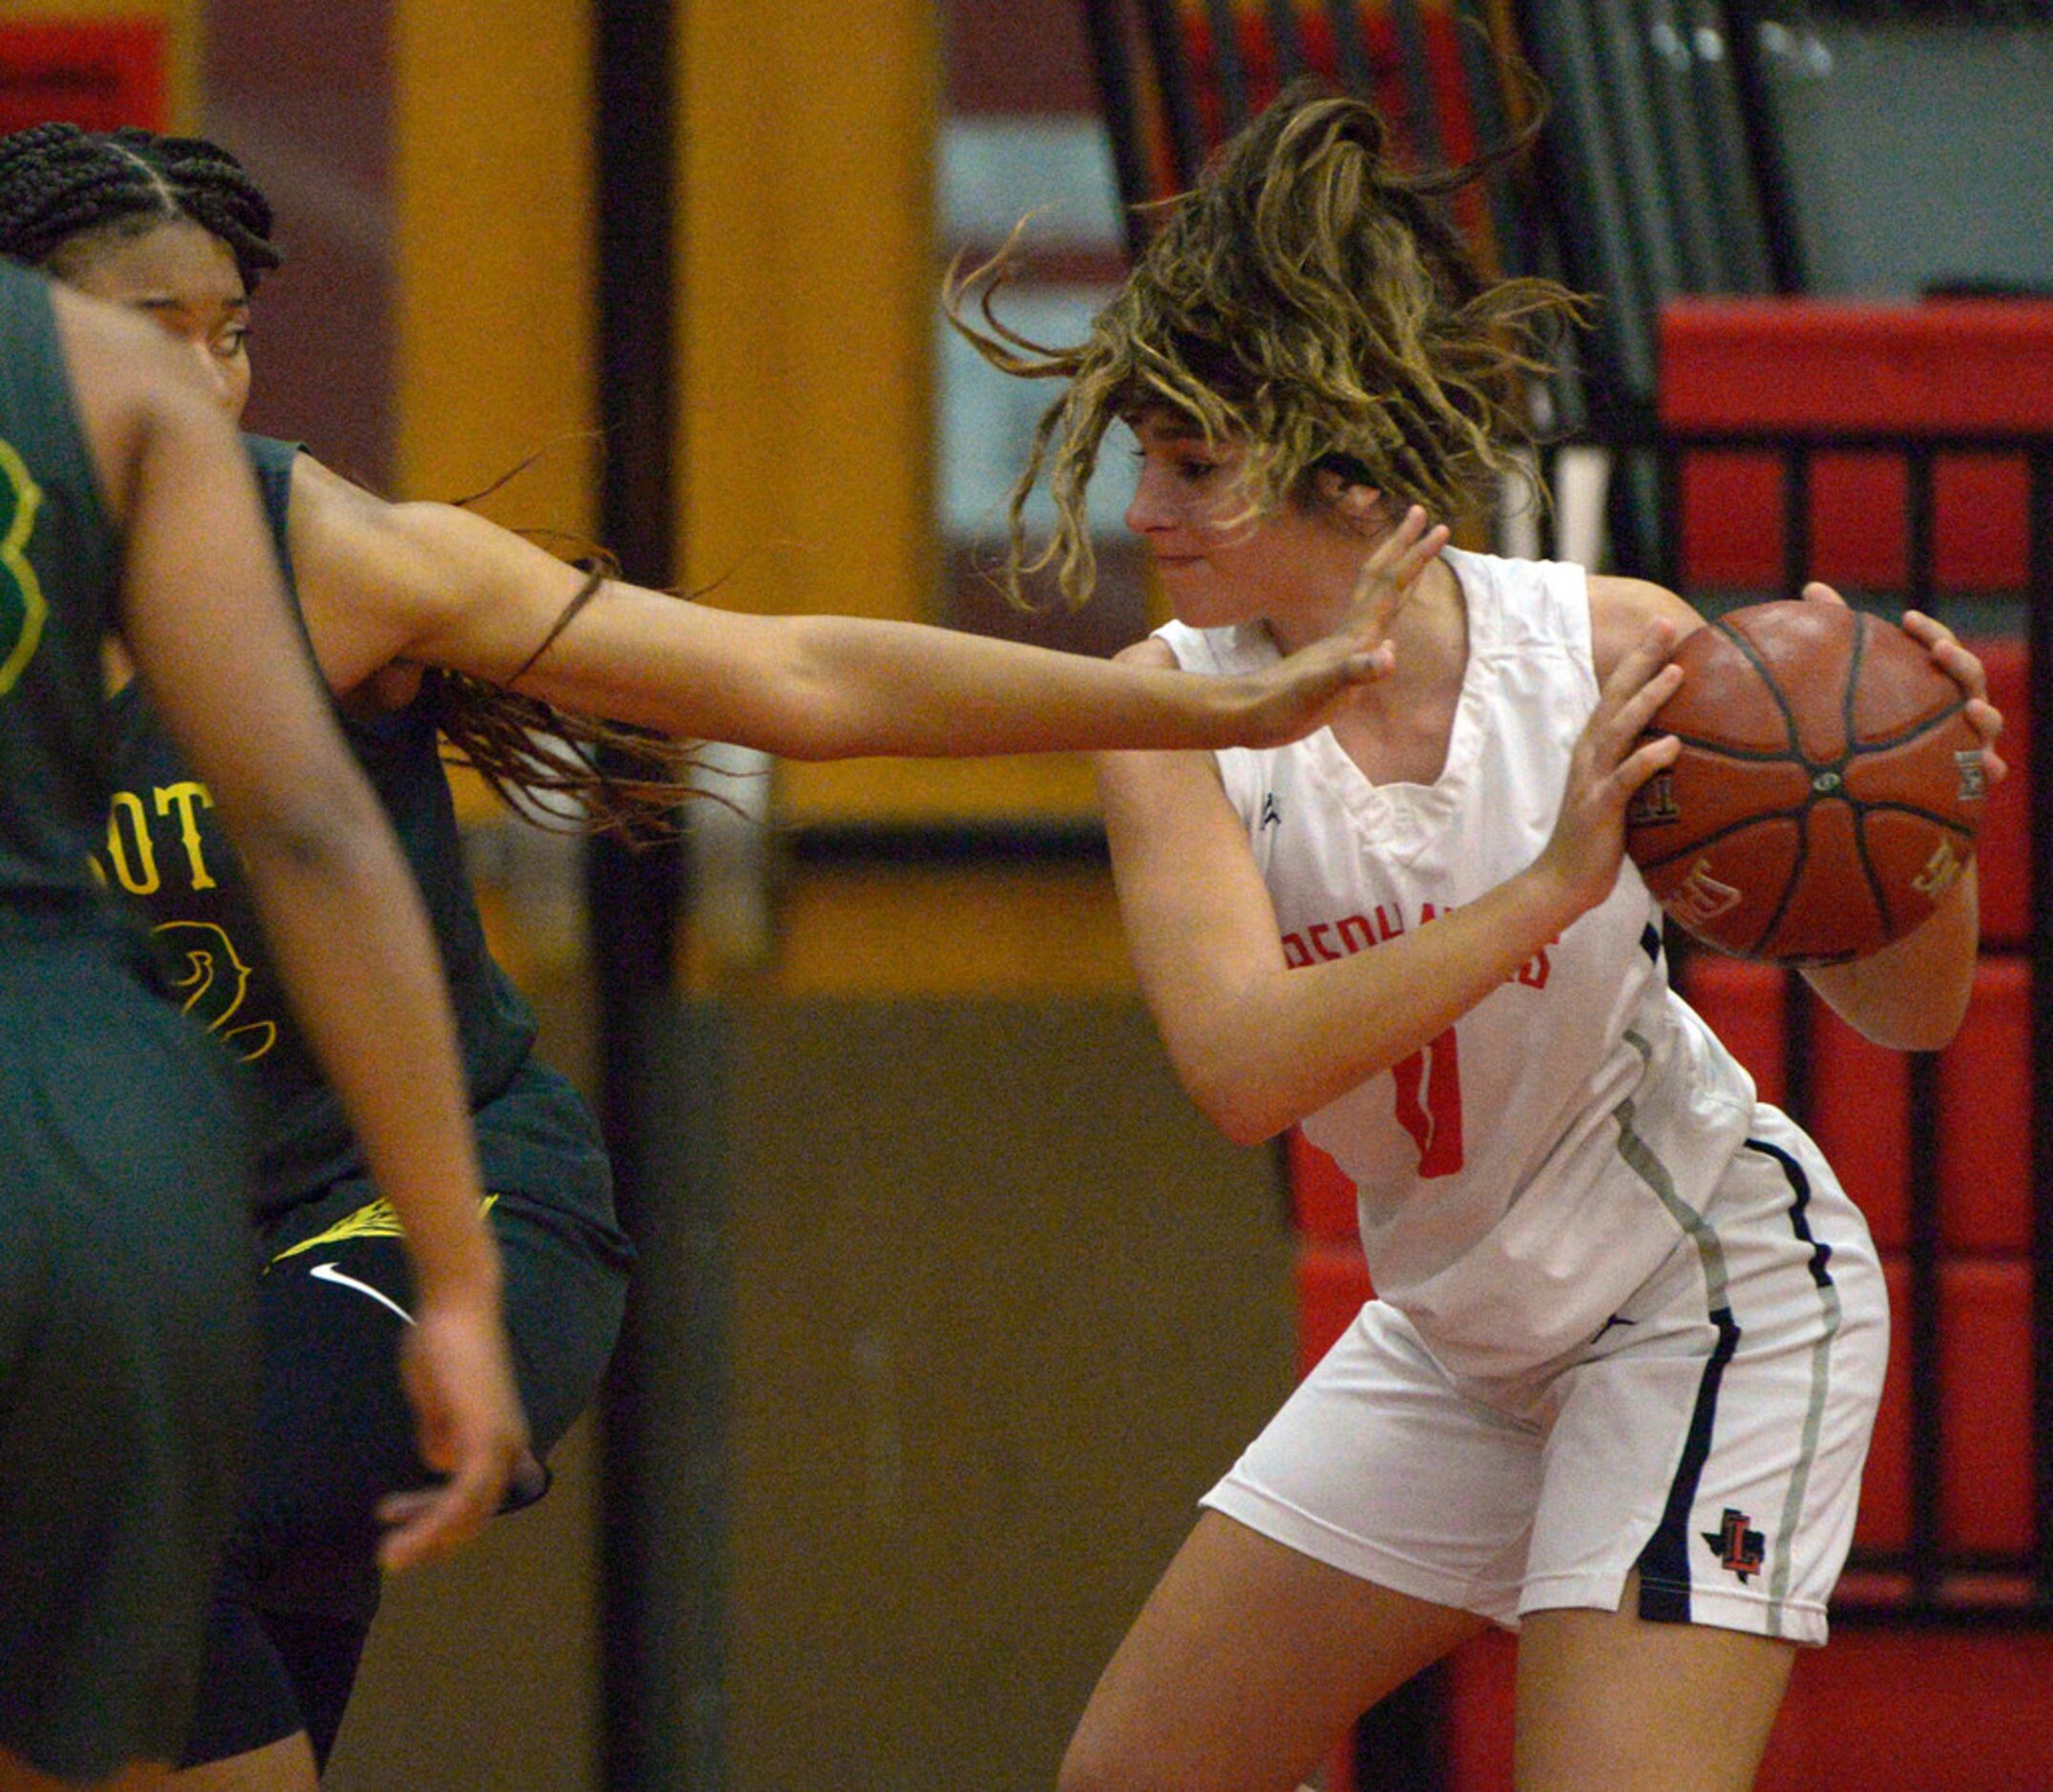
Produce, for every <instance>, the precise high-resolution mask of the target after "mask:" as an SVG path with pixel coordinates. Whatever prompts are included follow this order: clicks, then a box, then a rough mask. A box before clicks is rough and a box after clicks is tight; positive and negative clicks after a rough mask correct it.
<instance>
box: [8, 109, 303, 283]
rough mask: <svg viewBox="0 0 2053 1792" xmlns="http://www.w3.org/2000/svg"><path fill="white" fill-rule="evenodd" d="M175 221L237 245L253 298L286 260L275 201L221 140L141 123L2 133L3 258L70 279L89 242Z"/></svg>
mask: <svg viewBox="0 0 2053 1792" xmlns="http://www.w3.org/2000/svg"><path fill="white" fill-rule="evenodd" d="M175 218H186V219H191V220H192V221H193V222H194V223H196V224H198V225H199V226H200V227H201V228H202V229H204V230H206V231H207V232H209V233H210V234H211V235H213V236H215V237H218V238H220V240H221V241H222V242H224V243H226V244H227V246H228V249H229V252H230V253H231V254H232V255H234V257H235V260H236V266H237V267H238V268H239V269H240V270H241V275H242V285H243V288H244V289H245V290H246V291H249V292H255V291H256V289H257V281H258V280H259V279H260V278H261V277H262V274H263V272H264V270H265V269H267V268H273V267H276V266H278V265H279V263H280V262H281V261H282V260H283V259H284V258H283V256H282V255H281V254H280V253H279V251H278V248H277V246H276V245H275V244H274V243H273V242H272V241H271V207H270V202H269V201H268V200H267V199H265V198H264V197H263V194H262V190H261V189H260V188H259V187H258V185H257V183H256V182H255V181H254V180H252V179H251V178H250V177H249V175H248V172H247V171H246V170H245V169H244V168H243V166H242V164H241V162H239V161H238V160H237V159H236V158H235V157H234V156H232V155H230V154H229V153H228V151H226V150H224V149H222V148H221V147H220V144H218V143H210V142H208V141H207V140H206V138H204V137H197V136H158V135H157V134H156V133H155V132H154V131H141V130H137V129H136V127H135V126H133V125H123V126H121V127H120V128H119V129H118V130H115V131H87V130H83V129H81V128H80V127H79V126H77V125H75V124H38V125H31V126H30V127H29V129H28V130H26V131H16V132H14V133H13V134H12V135H10V136H0V254H5V255H10V256H12V257H13V258H14V259H15V260H17V261H27V262H29V263H30V264H31V265H32V266H38V267H48V268H49V269H50V270H51V272H52V273H53V274H56V275H57V276H58V277H59V278H63V277H64V276H66V275H68V274H70V273H71V272H73V267H72V266H71V265H70V264H69V258H68V256H67V250H68V248H70V247H71V246H72V245H73V244H74V243H76V242H77V241H78V240H79V239H81V238H83V237H86V236H88V235H89V234H94V235H96V234H98V233H101V232H113V233H115V234H118V235H131V234H134V235H139V234H140V233H142V232H143V231H146V230H150V229H153V228H154V227H156V226H157V225H158V224H161V223H163V222H164V221H165V220H166V219H175Z"/></svg>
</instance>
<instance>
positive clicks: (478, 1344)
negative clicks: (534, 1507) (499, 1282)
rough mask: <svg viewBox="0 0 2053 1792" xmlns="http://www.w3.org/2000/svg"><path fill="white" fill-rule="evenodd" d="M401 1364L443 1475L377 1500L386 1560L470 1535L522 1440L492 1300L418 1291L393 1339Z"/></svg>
mask: <svg viewBox="0 0 2053 1792" xmlns="http://www.w3.org/2000/svg"><path fill="white" fill-rule="evenodd" d="M400 1374H401V1378H402V1380H403V1382H404V1383H405V1386H406V1390H407V1399H408V1401H409V1404H410V1405H411V1406H412V1407H413V1415H414V1424H415V1432H416V1437H417V1440H418V1445H419V1448H420V1452H421V1460H422V1461H423V1462H425V1463H426V1464H427V1465H428V1466H429V1468H430V1469H434V1470H435V1471H436V1473H438V1474H441V1475H445V1476H447V1477H448V1478H447V1479H446V1480H445V1481H444V1482H443V1483H442V1484H441V1485H440V1486H438V1487H431V1488H420V1489H415V1490H411V1491H409V1492H404V1493H393V1494H388V1496H387V1497H386V1498H385V1499H384V1500H382V1501H380V1502H379V1506H378V1516H379V1519H380V1520H381V1521H382V1522H383V1523H384V1524H385V1525H386V1526H387V1527H388V1529H387V1531H386V1534H385V1537H384V1540H383V1541H382V1542H381V1543H380V1544H379V1546H378V1560H379V1562H380V1563H381V1564H382V1565H383V1566H384V1567H385V1568H387V1569H389V1570H400V1569H407V1568H411V1567H413V1566H415V1565H416V1564H417V1563H420V1562H425V1561H431V1560H433V1559H435V1558H436V1557H438V1556H443V1555H448V1554H450V1552H453V1551H455V1550H458V1549H460V1548H462V1547H463V1545H464V1544H466V1543H468V1542H470V1540H471V1538H472V1537H474V1536H476V1535H477V1533H478V1532H480V1531H481V1530H483V1529H484V1526H485V1523H486V1521H487V1520H488V1519H489V1518H491V1516H492V1513H493V1512H495V1511H498V1509H499V1503H500V1501H501V1500H502V1499H503V1498H504V1497H505V1493H506V1486H507V1480H508V1477H509V1476H510V1475H511V1474H512V1473H513V1469H514V1466H515V1464H516V1463H518V1462H519V1461H520V1460H521V1458H522V1457H523V1455H524V1454H525V1453H526V1450H527V1444H528V1427H527V1420H526V1418H525V1417H524V1416H523V1414H522V1412H521V1409H520V1395H519V1393H518V1391H517V1389H516V1388H515V1386H514V1382H513V1362H512V1359H511V1357H510V1355H509V1354H508V1350H507V1343H506V1329H505V1326H504V1324H503V1323H502V1322H501V1320H500V1316H499V1305H498V1302H497V1301H496V1300H493V1299H491V1298H489V1297H488V1298H483V1299H480V1298H478V1297H476V1296H474V1295H466V1296H463V1297H461V1298H444V1299H440V1300H427V1299H424V1300H423V1301H421V1302H420V1304H419V1305H418V1307H417V1309H416V1312H415V1316H414V1323H413V1324H411V1325H409V1327H408V1328H407V1331H406V1335H405V1337H404V1339H403V1340H402V1342H401V1344H400Z"/></svg>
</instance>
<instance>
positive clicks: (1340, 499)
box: [1311, 453, 1383, 525]
mask: <svg viewBox="0 0 2053 1792" xmlns="http://www.w3.org/2000/svg"><path fill="white" fill-rule="evenodd" d="M1311 490H1312V493H1313V495H1314V496H1316V497H1317V499H1318V500H1319V502H1320V504H1322V505H1324V506H1325V507H1327V508H1328V509H1330V510H1333V511H1338V512H1339V513H1340V514H1341V515H1342V516H1345V517H1346V518H1348V519H1349V520H1350V521H1351V522H1355V523H1360V524H1363V525H1373V524H1376V523H1379V522H1381V521H1382V520H1383V493H1382V492H1381V491H1380V490H1377V488H1376V486H1375V483H1374V478H1373V475H1372V473H1371V472H1370V470H1369V469H1368V468H1367V467H1366V466H1365V465H1364V464H1363V463H1362V462H1360V461H1358V460H1356V459H1355V458H1354V456H1353V455H1351V454H1340V453H1333V454H1322V455H1320V456H1319V458H1318V459H1317V460H1316V461H1314V462H1313V463H1312V465H1311Z"/></svg>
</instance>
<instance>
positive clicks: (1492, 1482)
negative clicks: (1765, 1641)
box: [1204, 1108, 1889, 1643]
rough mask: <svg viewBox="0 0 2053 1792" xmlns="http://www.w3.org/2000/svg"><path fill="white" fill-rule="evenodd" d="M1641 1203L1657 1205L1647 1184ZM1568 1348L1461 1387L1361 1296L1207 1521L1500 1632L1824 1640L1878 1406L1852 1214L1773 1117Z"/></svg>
mask: <svg viewBox="0 0 2053 1792" xmlns="http://www.w3.org/2000/svg"><path fill="white" fill-rule="evenodd" d="M1649 1198H1650V1199H1653V1198H1656V1196H1655V1195H1654V1194H1653V1193H1651V1192H1650V1195H1649ZM1669 1214H1670V1217H1671V1219H1673V1221H1674V1223H1675V1225H1676V1243H1675V1248H1674V1250H1673V1251H1671V1252H1670V1253H1669V1254H1668V1256H1667V1257H1666V1258H1665V1260H1664V1261H1663V1264H1662V1267H1661V1268H1660V1269H1659V1270H1658V1271H1657V1272H1656V1273H1655V1275H1654V1276H1652V1277H1651V1278H1650V1279H1649V1280H1648V1281H1647V1282H1646V1283H1645V1284H1644V1286H1643V1287H1642V1288H1641V1289H1640V1290H1639V1291H1638V1293H1637V1294H1636V1295H1635V1296H1634V1297H1633V1299H1632V1300H1631V1301H1629V1302H1627V1303H1626V1305H1625V1306H1624V1308H1623V1309H1622V1310H1621V1311H1620V1312H1619V1313H1618V1314H1617V1315H1616V1316H1615V1317H1614V1318H1613V1319H1612V1320H1611V1321H1610V1322H1609V1323H1606V1324H1605V1325H1604V1326H1603V1329H1602V1330H1601V1331H1600V1332H1599V1333H1598V1334H1597V1335H1596V1336H1595V1337H1594V1338H1592V1339H1590V1340H1589V1342H1588V1344H1586V1345H1585V1346H1584V1347H1583V1348H1582V1349H1581V1350H1579V1351H1577V1352H1574V1353H1573V1354H1571V1355H1570V1356H1569V1357H1567V1358H1565V1359H1563V1360H1562V1361H1561V1362H1560V1363H1557V1364H1554V1365H1549V1366H1548V1367H1546V1368H1545V1369H1542V1370H1540V1371H1536V1373H1535V1374H1534V1375H1533V1376H1532V1377H1531V1378H1530V1379H1521V1380H1520V1381H1519V1383H1518V1384H1517V1385H1515V1386H1513V1385H1506V1384H1498V1383H1495V1382H1491V1383H1482V1382H1476V1381H1469V1380H1458V1379H1456V1377H1453V1376H1451V1375H1450V1374H1448V1372H1447V1371H1446V1370H1444V1369H1443V1368H1442V1367H1441V1366H1440V1365H1439V1364H1438V1363H1437V1362H1436V1361H1435V1358H1434V1355H1433V1352H1432V1349H1431V1347H1430V1344H1429V1343H1428V1341H1427V1340H1426V1339H1424V1338H1422V1337H1421V1336H1420V1335H1419V1333H1418V1331H1417V1330H1416V1329H1415V1328H1414V1326H1413V1325H1412V1323H1410V1322H1409V1321H1408V1320H1407V1319H1406V1318H1405V1317H1404V1315H1403V1314H1402V1313H1400V1312H1398V1311H1397V1310H1396V1309H1395V1308H1393V1307H1392V1306H1391V1305H1389V1304H1388V1303H1387V1302H1382V1301H1372V1302H1370V1303H1369V1304H1368V1305H1367V1306H1365V1307H1364V1308H1363V1309H1362V1312H1361V1314H1360V1316H1359V1317H1358V1318H1357V1319H1356V1320H1355V1322H1354V1323H1353V1324H1352V1325H1351V1327H1350V1328H1349V1329H1348V1331H1347V1332H1346V1333H1345V1334H1344V1335H1343V1336H1342V1337H1341V1339H1340V1341H1339V1342H1338V1343H1337V1344H1334V1346H1333V1348H1332V1349H1331V1350H1330V1352H1329V1353H1328V1354H1327V1356H1326V1358H1325V1360H1324V1361H1323V1362H1321V1363H1320V1364H1319V1365H1318V1366H1317V1367H1316V1368H1315V1369H1313V1370H1312V1372H1311V1373H1310V1375H1309V1376H1308V1377H1307V1378H1306V1379H1305V1381H1304V1383H1303V1384H1302V1385H1301V1386H1299V1387H1298V1389H1297V1390H1296V1392H1295V1393H1293V1394H1292V1396H1291V1397H1290V1399H1289V1401H1288V1403H1287V1404H1286V1405H1285V1406H1284V1407H1283V1408H1282V1409H1281V1410H1280V1411H1279V1412H1278V1413H1277V1415H1276V1416H1275V1418H1274V1419H1272V1420H1271V1421H1270V1422H1269V1424H1268V1426H1267V1427H1266V1428H1265V1429H1264V1430H1263V1432H1262V1434H1261V1436H1260V1437H1258V1438H1257V1439H1256V1440H1255V1441H1254V1443H1253V1444H1252V1445H1250V1446H1249V1448H1247V1450H1246V1453H1245V1454H1244V1455H1243V1456H1242V1458H1241V1460H1240V1461H1239V1463H1238V1464H1236V1465H1235V1467H1234V1469H1232V1471H1231V1472H1230V1473H1229V1474H1227V1476H1226V1478H1225V1480H1223V1481H1222V1482H1221V1483H1220V1484H1219V1485H1218V1486H1217V1487H1216V1488H1214V1489H1213V1490H1212V1491H1211V1492H1210V1493H1208V1494H1207V1495H1206V1496H1205V1501H1204V1504H1205V1505H1206V1506H1208V1507H1211V1508H1213V1509H1214V1510H1216V1511H1221V1512H1224V1513H1226V1515H1227V1516H1229V1517H1232V1518H1235V1519H1237V1520H1239V1521H1240V1522H1241V1523H1243V1524H1245V1525H1247V1526H1249V1527H1250V1528H1252V1529H1253V1530H1255V1531H1258V1532H1262V1533H1263V1534H1264V1535H1265V1536H1268V1537H1272V1538H1274V1539H1275V1540H1276V1541H1278V1542H1280V1543H1283V1544H1286V1545H1288V1547H1290V1548H1292V1549H1296V1550H1299V1551H1301V1552H1304V1553H1305V1554H1307V1555H1309V1556H1312V1557H1313V1558H1315V1559H1316V1560H1318V1561H1322V1562H1325V1563H1328V1564H1329V1565H1330V1566H1332V1567H1334V1568H1338V1569H1341V1570H1343V1571H1344V1572H1346V1573H1351V1574H1356V1575H1359V1576H1360V1577H1361V1578H1363V1579H1365V1580H1371V1581H1374V1582H1376V1583H1378V1584H1379V1585H1382V1586H1386V1587H1390V1588H1393V1589H1394V1590H1396V1591H1397V1592H1399V1593H1405V1594H1412V1595H1413V1596H1414V1597H1416V1598H1421V1599H1430V1600H1433V1601H1435V1603H1437V1604H1441V1605H1448V1606H1455V1607H1458V1608H1460V1609H1462V1610H1464V1611H1470V1612H1475V1613H1477V1614H1479V1615H1482V1616H1485V1617H1488V1618H1491V1619H1493V1620H1494V1621H1496V1622H1497V1623H1498V1624H1501V1625H1503V1626H1505V1627H1506V1628H1508V1629H1516V1628H1517V1627H1518V1622H1519V1617H1520V1615H1522V1614H1524V1613H1527V1612H1538V1611H1545V1610H1549V1609H1553V1608H1558V1607H1563V1606H1572V1607H1594V1608H1596V1609H1599V1610H1603V1611H1615V1610H1617V1609H1618V1607H1619V1604H1620V1601H1621V1599H1622V1598H1623V1596H1624V1588H1625V1581H1626V1577H1627V1576H1628V1574H1630V1573H1632V1572H1633V1571H1634V1570H1635V1569H1637V1570H1638V1571H1639V1575H1640V1587H1639V1610H1640V1613H1641V1615H1642V1616H1643V1617H1647V1618H1653V1619H1659V1620H1666V1621H1671V1622H1681V1623H1698V1624H1715V1625H1720V1626H1723V1627H1725V1628H1727V1629H1732V1630H1743V1631H1751V1632H1756V1633H1759V1634H1761V1635H1765V1636H1779V1637H1787V1638H1790V1639H1791V1640H1792V1641H1796V1642H1804V1643H1821V1642H1823V1641H1824V1640H1825V1629H1826V1623H1825V1603H1826V1599H1827V1597H1828V1595H1829V1594H1831V1592H1832V1589H1833V1583H1834V1582H1835V1581H1836V1580H1837V1578H1838V1575H1839V1570H1840V1568H1841V1567H1842V1565H1843V1564H1844V1562H1845V1560H1846V1553H1847V1549H1848V1547H1849V1545H1850V1543H1851V1542H1852V1539H1853V1532H1854V1509H1855V1506H1856V1504H1857V1502H1858V1497H1859V1488H1860V1470H1861V1465H1862V1463H1863V1461H1864V1460H1865V1459H1866V1456H1867V1451H1868V1438H1869V1433H1870V1431H1871V1430H1872V1428H1873V1426H1874V1422H1875V1407H1876V1404H1877V1402H1878V1401H1879V1399H1880V1396H1881V1388H1882V1373H1883V1368H1884V1364H1885V1359H1886V1357H1887V1353H1888V1338H1889V1316H1888V1305H1887V1300H1886V1297H1885V1295H1884V1292H1883V1286H1882V1277H1881V1270H1880V1268H1879V1266H1878V1264H1877V1262H1876V1260H1875V1247H1874V1244H1873V1241H1872V1240H1870V1238H1869V1235H1868V1228H1867V1224H1866V1222H1865V1221H1864V1220H1863V1219H1862V1218H1861V1216H1860V1214H1859V1212H1858V1210H1857V1209H1856V1208H1855V1207H1854V1204H1853V1202H1852V1201H1851V1200H1849V1199H1848V1198H1847V1197H1846V1195H1845V1193H1844V1192H1843V1191H1842V1190H1841V1189H1840V1187H1839V1184H1838V1181H1837V1179H1836V1178H1835V1177H1833V1174H1832V1171H1831V1170H1830V1169H1829V1168H1828V1167H1827V1166H1826V1164H1825V1161H1824V1159H1823V1158H1822V1157H1821V1156H1819V1154H1818V1152H1817V1150H1816V1148H1815V1147H1814V1146H1813V1145H1812V1143H1811V1141H1810V1140H1809V1139H1808V1138H1806V1137H1805V1136H1804V1135H1803V1134H1802V1133H1801V1132H1800V1131H1798V1129H1797V1128H1796V1127H1794V1126H1793V1125H1791V1123H1790V1122H1789V1121H1788V1120H1787V1119H1785V1118H1784V1117H1783V1116H1782V1115H1779V1114H1777V1113H1776V1112H1775V1111H1774V1110H1772V1109H1766V1108H1764V1109H1759V1110H1757V1111H1756V1116H1755V1126H1754V1128H1753V1130H1752V1132H1751V1134H1750V1135H1749V1142H1748V1144H1747V1145H1746V1147H1745V1148H1743V1149H1742V1150H1741V1151H1740V1152H1738V1153H1737V1154H1736V1156H1734V1158H1733V1160H1732V1163H1731V1165H1730V1167H1729V1169H1728V1171H1727V1173H1726V1175H1725V1176H1724V1177H1723V1178H1721V1180H1720V1181H1719V1183H1718V1185H1717V1188H1716V1190H1715V1192H1714V1194H1713V1196H1712V1198H1711V1199H1710V1200H1708V1201H1707V1202H1706V1203H1705V1209H1704V1211H1703V1212H1702V1213H1701V1214H1700V1213H1697V1212H1694V1211H1692V1210H1689V1209H1686V1208H1684V1207H1682V1206H1681V1205H1680V1203H1673V1204H1671V1205H1670V1206H1669Z"/></svg>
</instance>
